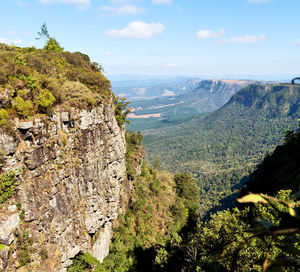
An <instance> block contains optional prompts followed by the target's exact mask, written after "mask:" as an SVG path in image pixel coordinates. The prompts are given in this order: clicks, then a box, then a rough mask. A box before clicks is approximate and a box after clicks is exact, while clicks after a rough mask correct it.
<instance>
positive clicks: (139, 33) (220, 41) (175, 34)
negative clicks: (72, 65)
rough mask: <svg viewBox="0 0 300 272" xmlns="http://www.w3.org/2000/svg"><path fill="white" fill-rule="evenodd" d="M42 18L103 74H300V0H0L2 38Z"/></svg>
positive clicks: (31, 38) (36, 25) (23, 40)
mask: <svg viewBox="0 0 300 272" xmlns="http://www.w3.org/2000/svg"><path fill="white" fill-rule="evenodd" d="M43 23H46V24H47V27H48V31H49V34H50V36H52V37H55V38H56V39H57V40H58V41H59V43H60V44H61V46H63V47H64V48H65V50H67V51H71V52H75V51H80V52H82V53H86V54H88V55H89V56H90V58H91V59H92V60H93V61H95V62H98V63H100V64H101V65H102V66H103V68H104V71H105V74H107V75H112V74H140V75H184V76H202V75H205V76H211V77H216V76H219V77H222V76H226V75H227V76H228V75H235V76H241V77H243V76H244V75H257V76H262V77H263V76H266V77H267V75H278V76H280V75H289V74H291V75H300V1H299V0H0V42H4V43H8V44H15V45H18V46H21V47H25V46H35V47H39V48H40V47H43V43H44V42H43V41H41V40H36V39H35V38H36V37H37V32H38V31H39V30H40V28H41V25H42V24H43Z"/></svg>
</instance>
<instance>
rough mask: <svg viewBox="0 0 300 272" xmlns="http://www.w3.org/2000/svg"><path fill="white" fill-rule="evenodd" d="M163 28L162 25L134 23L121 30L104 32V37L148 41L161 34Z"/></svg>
mask: <svg viewBox="0 0 300 272" xmlns="http://www.w3.org/2000/svg"><path fill="white" fill-rule="evenodd" d="M164 31H165V27H164V25H163V24H162V23H150V24H148V23H144V22H141V21H134V22H131V23H129V24H128V26H127V27H126V28H123V29H111V30H109V31H108V32H106V35H108V36H110V37H113V38H134V39H149V38H152V37H153V36H154V35H156V34H162V33H163V32H164Z"/></svg>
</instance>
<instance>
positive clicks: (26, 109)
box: [13, 96, 33, 118]
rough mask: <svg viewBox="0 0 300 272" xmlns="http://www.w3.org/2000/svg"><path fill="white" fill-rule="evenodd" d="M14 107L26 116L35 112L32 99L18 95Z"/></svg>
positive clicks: (22, 115) (21, 114)
mask: <svg viewBox="0 0 300 272" xmlns="http://www.w3.org/2000/svg"><path fill="white" fill-rule="evenodd" d="M13 107H14V109H15V110H16V112H17V113H18V114H19V115H20V116H21V117H24V118H28V117H29V116H30V115H32V113H33V105H32V103H31V101H30V100H23V99H22V98H21V97H20V96H17V97H16V98H15V100H14V102H13Z"/></svg>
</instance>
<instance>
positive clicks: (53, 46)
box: [44, 38, 64, 52]
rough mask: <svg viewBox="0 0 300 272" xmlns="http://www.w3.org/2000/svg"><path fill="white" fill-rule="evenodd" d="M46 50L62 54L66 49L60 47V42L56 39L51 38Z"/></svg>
mask: <svg viewBox="0 0 300 272" xmlns="http://www.w3.org/2000/svg"><path fill="white" fill-rule="evenodd" d="M44 50H47V51H57V52H62V51H64V48H63V47H61V46H60V44H59V42H58V41H57V40H56V39H55V38H49V39H48V41H47V42H46V45H45V47H44Z"/></svg>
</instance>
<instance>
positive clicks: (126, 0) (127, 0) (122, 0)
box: [109, 0, 133, 4]
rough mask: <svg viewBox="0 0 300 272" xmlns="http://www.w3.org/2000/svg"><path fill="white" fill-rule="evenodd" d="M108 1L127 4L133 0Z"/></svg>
mask: <svg viewBox="0 0 300 272" xmlns="http://www.w3.org/2000/svg"><path fill="white" fill-rule="evenodd" d="M109 1H110V2H111V3H115V4H127V3H132V2H133V0H109Z"/></svg>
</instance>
